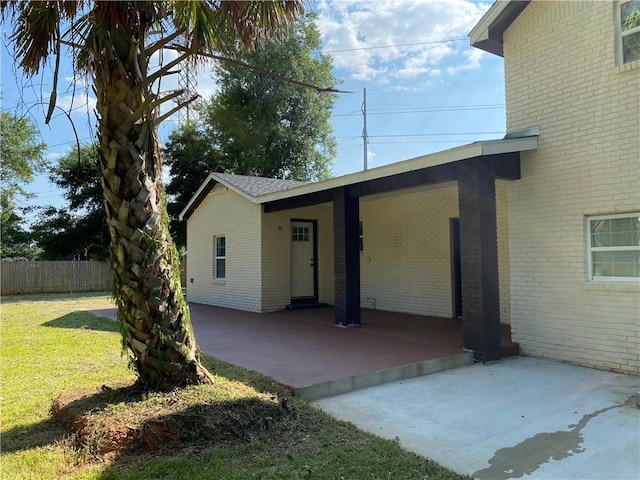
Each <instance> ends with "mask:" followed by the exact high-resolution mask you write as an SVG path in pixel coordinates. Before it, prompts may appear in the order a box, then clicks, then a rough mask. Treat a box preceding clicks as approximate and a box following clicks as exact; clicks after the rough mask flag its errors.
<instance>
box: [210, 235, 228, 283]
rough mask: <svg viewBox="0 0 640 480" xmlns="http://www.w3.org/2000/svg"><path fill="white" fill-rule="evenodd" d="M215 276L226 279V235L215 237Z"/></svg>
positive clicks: (218, 278) (217, 278)
mask: <svg viewBox="0 0 640 480" xmlns="http://www.w3.org/2000/svg"><path fill="white" fill-rule="evenodd" d="M213 255H214V261H213V278H215V279H216V280H224V279H225V278H226V270H227V240H226V237H213Z"/></svg>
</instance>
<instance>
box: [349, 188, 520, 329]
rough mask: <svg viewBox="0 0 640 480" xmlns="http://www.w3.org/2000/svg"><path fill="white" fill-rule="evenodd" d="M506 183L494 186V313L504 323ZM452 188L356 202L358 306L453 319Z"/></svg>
mask: <svg viewBox="0 0 640 480" xmlns="http://www.w3.org/2000/svg"><path fill="white" fill-rule="evenodd" d="M505 187H506V185H505V183H504V182H498V183H497V189H496V198H497V214H498V255H499V257H498V263H499V275H500V297H501V302H500V304H501V305H500V307H501V308H500V310H501V312H500V314H501V319H502V322H503V323H508V322H509V318H510V313H509V261H508V235H507V232H508V224H507V219H506V214H507V208H506V188H505ZM457 217H458V189H457V187H452V188H446V189H437V190H431V191H422V192H419V193H411V194H405V195H399V196H395V197H391V198H382V199H379V200H372V201H367V199H366V197H365V198H363V199H361V204H360V218H361V219H362V222H363V230H364V251H363V253H362V256H361V257H360V261H361V297H362V298H361V301H362V306H363V307H366V308H373V307H374V305H375V307H376V308H378V309H379V310H387V311H392V312H406V313H413V314H417V315H429V316H437V317H452V316H453V298H452V276H451V232H450V219H451V218H457Z"/></svg>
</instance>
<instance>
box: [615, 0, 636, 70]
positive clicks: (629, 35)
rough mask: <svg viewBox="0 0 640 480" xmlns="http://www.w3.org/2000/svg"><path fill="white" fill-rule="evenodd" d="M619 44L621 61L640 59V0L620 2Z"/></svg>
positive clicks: (627, 61)
mask: <svg viewBox="0 0 640 480" xmlns="http://www.w3.org/2000/svg"><path fill="white" fill-rule="evenodd" d="M618 8H619V10H618V12H617V17H618V25H617V27H618V33H619V38H618V44H619V47H618V48H619V56H620V61H621V63H629V62H634V61H636V60H640V0H630V1H622V2H619V4H618Z"/></svg>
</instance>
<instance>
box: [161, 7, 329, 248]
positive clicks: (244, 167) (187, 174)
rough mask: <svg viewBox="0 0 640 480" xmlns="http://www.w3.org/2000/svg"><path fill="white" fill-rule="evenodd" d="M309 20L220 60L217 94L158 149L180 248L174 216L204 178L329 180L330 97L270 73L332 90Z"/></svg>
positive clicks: (180, 230)
mask: <svg viewBox="0 0 640 480" xmlns="http://www.w3.org/2000/svg"><path fill="white" fill-rule="evenodd" d="M315 19H316V16H315V14H308V15H306V16H305V17H302V18H300V19H299V20H298V21H296V22H295V23H294V24H293V25H292V26H291V27H290V28H288V29H286V31H285V32H284V33H283V34H282V35H281V36H279V37H277V38H272V39H270V40H267V41H266V42H264V43H262V44H260V45H258V46H257V47H256V48H255V49H254V50H251V51H246V50H245V51H239V52H237V54H236V55H234V56H233V60H235V61H236V62H235V63H234V62H219V63H218V64H217V66H216V68H215V72H216V74H217V76H218V78H219V82H218V84H219V86H220V91H219V93H217V94H215V95H213V96H212V97H211V98H210V99H208V100H207V101H206V102H204V104H202V105H201V106H200V108H198V111H199V113H200V115H199V118H198V121H196V122H193V121H192V122H190V123H187V124H185V125H182V126H180V127H178V128H177V129H176V130H174V131H173V132H172V133H171V135H170V137H169V142H168V143H167V145H166V149H165V154H166V164H167V165H168V166H169V173H170V178H171V179H170V181H169V183H168V185H167V193H168V194H169V195H171V202H170V203H169V207H168V208H169V214H170V215H171V218H172V220H173V221H172V222H171V230H172V234H173V235H174V239H175V241H176V243H177V244H178V245H179V246H183V245H186V226H185V225H184V223H183V222H178V221H177V220H176V218H177V216H178V214H179V213H180V212H181V211H182V210H183V209H184V207H185V206H186V205H187V203H188V202H189V200H190V199H191V197H192V196H193V195H194V193H195V192H196V190H197V189H198V187H199V186H200V184H201V183H202V181H203V179H204V178H206V176H207V175H208V174H209V173H211V172H215V171H218V172H225V173H235V174H239V175H262V176H267V177H275V178H284V179H295V180H307V181H313V180H320V179H324V178H327V177H328V176H329V174H330V170H331V161H332V159H333V157H334V156H335V149H336V147H335V139H334V138H333V136H332V127H331V123H330V118H331V110H332V108H333V104H334V102H335V94H331V93H327V92H321V91H318V90H313V89H310V88H306V87H304V86H301V85H299V84H294V83H290V82H286V81H283V80H282V79H280V78H278V77H276V76H274V75H273V74H275V75H277V76H279V77H285V78H292V79H296V80H298V81H301V82H305V83H307V84H316V85H335V84H336V82H337V81H336V79H335V78H334V77H333V73H332V61H331V57H329V56H327V55H323V54H322V53H321V52H320V47H321V45H320V32H319V31H318V28H317V26H316V23H315ZM245 64H249V65H252V66H253V67H255V68H251V69H249V68H246V66H245ZM267 72H268V73H267Z"/></svg>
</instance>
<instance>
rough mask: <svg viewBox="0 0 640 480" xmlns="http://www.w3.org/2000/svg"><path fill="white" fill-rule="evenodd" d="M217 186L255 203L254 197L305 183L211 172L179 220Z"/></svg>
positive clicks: (188, 214) (189, 212)
mask: <svg viewBox="0 0 640 480" xmlns="http://www.w3.org/2000/svg"><path fill="white" fill-rule="evenodd" d="M217 184H221V185H224V186H225V187H227V188H229V189H230V190H233V191H234V192H236V193H237V194H239V195H241V196H243V197H244V198H246V199H247V200H249V201H252V202H255V198H256V197H260V196H262V195H268V194H271V193H276V192H281V191H283V190H288V189H290V188H294V187H299V186H301V185H306V182H299V181H297V180H282V179H280V178H267V177H256V176H249V175H234V174H231V173H218V172H213V173H210V174H209V175H208V176H207V178H206V179H205V180H204V182H202V185H200V187H199V188H198V190H196V193H194V195H193V197H191V200H189V203H187V206H186V207H185V208H184V209H183V210H182V212H180V215H179V218H180V220H183V219H185V218H189V217H190V216H191V214H192V213H193V211H194V210H195V209H196V208H197V207H198V205H200V203H201V202H202V201H203V200H204V198H205V197H206V196H207V195H208V194H209V192H210V191H211V190H212V189H213V187H215V186H216V185H217Z"/></svg>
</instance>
